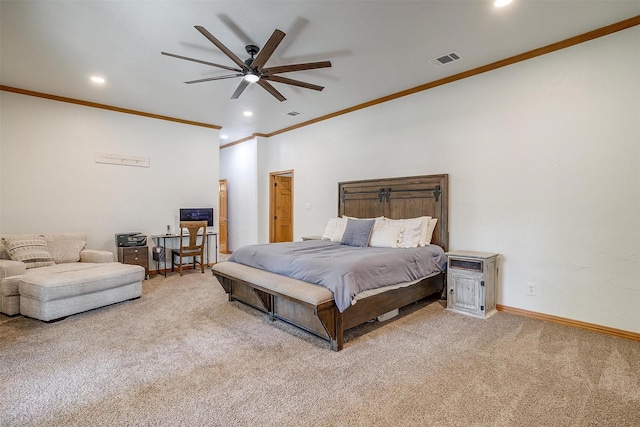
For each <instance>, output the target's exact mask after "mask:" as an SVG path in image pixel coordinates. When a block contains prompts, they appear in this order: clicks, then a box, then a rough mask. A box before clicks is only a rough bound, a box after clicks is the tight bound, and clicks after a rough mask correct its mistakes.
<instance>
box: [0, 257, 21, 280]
mask: <svg viewBox="0 0 640 427" xmlns="http://www.w3.org/2000/svg"><path fill="white" fill-rule="evenodd" d="M26 272H27V266H26V265H25V263H24V262H21V261H12V260H9V259H0V279H4V278H5V277H11V276H20V275H22V274H25V273H26Z"/></svg>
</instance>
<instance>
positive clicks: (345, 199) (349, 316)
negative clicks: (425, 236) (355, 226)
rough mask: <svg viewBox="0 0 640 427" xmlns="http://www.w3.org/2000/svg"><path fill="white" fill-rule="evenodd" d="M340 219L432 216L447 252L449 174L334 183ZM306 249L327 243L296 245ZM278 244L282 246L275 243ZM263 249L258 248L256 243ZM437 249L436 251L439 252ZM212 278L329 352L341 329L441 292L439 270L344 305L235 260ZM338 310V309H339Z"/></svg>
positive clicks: (318, 289)
mask: <svg viewBox="0 0 640 427" xmlns="http://www.w3.org/2000/svg"><path fill="white" fill-rule="evenodd" d="M338 216H349V217H354V218H376V217H380V216H384V217H385V218H391V219H404V218H415V217H420V216H431V217H433V218H437V219H438V221H437V224H436V227H435V229H434V231H433V235H432V238H431V244H432V245H437V246H439V247H440V248H442V249H441V252H444V251H447V250H448V237H449V236H448V175H446V174H440V175H426V176H414V177H403V178H386V179H375V180H364V181H350V182H341V183H339V184H338ZM300 243H301V244H306V245H307V246H309V247H314V246H318V245H326V244H328V243H326V242H300ZM277 245H280V244H277ZM256 246H261V245H256ZM440 248H438V249H440ZM213 274H214V276H215V277H216V278H217V279H218V281H219V282H220V284H221V285H222V287H223V288H224V290H225V291H226V292H227V294H228V296H229V300H230V301H232V300H234V301H239V302H242V303H244V304H247V305H250V306H252V307H254V308H256V309H258V310H261V311H263V312H265V313H267V314H268V315H269V317H270V318H271V319H272V320H282V321H286V322H288V323H290V324H292V325H294V326H297V327H299V328H301V329H303V330H305V331H308V332H310V333H312V334H314V335H317V336H319V337H321V338H323V339H325V340H326V341H328V342H329V343H330V347H331V349H332V350H335V351H339V350H341V349H342V348H343V346H344V331H345V330H347V329H350V328H353V327H355V326H358V325H360V324H362V323H365V322H367V321H369V320H372V319H375V318H377V317H378V316H381V315H384V314H385V313H388V312H391V311H393V310H395V309H399V308H401V307H404V306H406V305H408V304H411V303H413V302H416V301H419V300H421V299H423V298H426V297H429V296H432V295H434V294H437V295H439V294H440V293H441V292H442V291H443V289H444V288H445V276H446V274H445V273H444V272H443V271H437V272H435V273H433V274H431V275H429V277H425V278H422V279H420V280H414V281H409V282H405V283H402V284H401V285H398V286H390V287H385V288H381V289H377V290H374V291H365V292H363V293H362V295H361V294H358V295H357V296H356V301H357V303H355V304H351V305H348V306H346V307H345V304H344V303H341V302H340V301H338V303H339V304H337V303H336V300H335V299H334V295H333V293H332V292H331V291H330V290H329V289H327V288H325V287H323V286H320V285H317V284H314V283H309V282H306V281H304V280H300V279H297V278H295V277H286V276H283V275H280V274H276V273H273V272H269V271H265V270H263V269H260V268H255V267H251V266H248V265H244V264H241V263H238V262H233V261H226V262H222V263H218V264H216V265H215V266H214V267H213ZM339 306H340V307H339Z"/></svg>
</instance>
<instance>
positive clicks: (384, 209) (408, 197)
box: [338, 174, 449, 251]
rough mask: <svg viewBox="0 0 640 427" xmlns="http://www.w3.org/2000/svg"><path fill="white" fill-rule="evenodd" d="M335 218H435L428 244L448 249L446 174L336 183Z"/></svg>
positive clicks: (447, 186)
mask: <svg viewBox="0 0 640 427" xmlns="http://www.w3.org/2000/svg"><path fill="white" fill-rule="evenodd" d="M338 215H339V216H343V215H347V216H352V217H355V218H375V217H378V216H383V215H384V216H385V217H387V218H392V219H405V218H415V217H418V216H424V215H427V216H430V217H433V218H438V223H437V225H436V229H435V230H434V232H433V237H432V239H431V243H433V244H436V245H439V246H441V247H442V248H443V249H444V250H445V251H447V250H449V175H447V174H442V175H424V176H411V177H405V178H386V179H369V180H364V181H350V182H340V183H338Z"/></svg>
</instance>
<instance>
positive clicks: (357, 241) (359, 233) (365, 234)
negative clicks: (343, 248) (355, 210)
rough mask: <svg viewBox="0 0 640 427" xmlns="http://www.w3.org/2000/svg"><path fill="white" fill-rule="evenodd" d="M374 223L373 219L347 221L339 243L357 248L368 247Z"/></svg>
mask: <svg viewBox="0 0 640 427" xmlns="http://www.w3.org/2000/svg"><path fill="white" fill-rule="evenodd" d="M375 223H376V221H375V220H374V219H347V226H346V228H345V230H344V234H343V236H342V241H341V243H342V244H343V245H349V246H357V247H359V248H363V247H365V246H368V245H369V239H370V238H371V231H372V230H373V226H374V225H375Z"/></svg>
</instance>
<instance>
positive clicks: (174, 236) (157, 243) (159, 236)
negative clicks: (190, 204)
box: [151, 231, 218, 277]
mask: <svg viewBox="0 0 640 427" xmlns="http://www.w3.org/2000/svg"><path fill="white" fill-rule="evenodd" d="M198 236H202V234H198ZM211 236H213V241H214V242H215V249H216V250H215V262H216V263H217V262H218V233H217V232H214V231H207V233H206V234H205V235H204V239H205V241H204V245H205V247H206V248H207V249H206V251H205V254H204V262H205V264H206V265H207V267H208V266H209V240H210V237H211ZM184 237H189V235H186V236H180V235H178V234H156V235H153V236H151V239H153V243H154V245H155V246H162V248H163V250H162V255H163V256H162V262H163V267H164V277H167V254H166V253H165V250H164V249H166V247H167V239H169V240H173V239H182V238H184ZM160 240H162V244H160ZM171 249H178V250H179V249H180V247H179V246H178V247H177V248H171ZM171 262H173V258H172V261H171ZM156 265H157V267H158V273H159V272H160V259H157V260H156Z"/></svg>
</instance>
